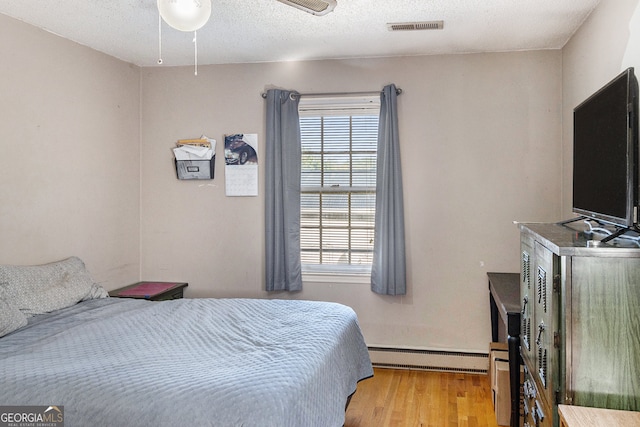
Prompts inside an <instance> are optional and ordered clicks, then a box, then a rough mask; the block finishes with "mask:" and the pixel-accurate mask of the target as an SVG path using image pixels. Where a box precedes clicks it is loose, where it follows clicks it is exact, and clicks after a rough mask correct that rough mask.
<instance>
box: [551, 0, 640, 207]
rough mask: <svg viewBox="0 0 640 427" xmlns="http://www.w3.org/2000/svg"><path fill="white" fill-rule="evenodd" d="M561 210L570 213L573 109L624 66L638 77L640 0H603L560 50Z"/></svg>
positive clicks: (639, 62) (639, 73)
mask: <svg viewBox="0 0 640 427" xmlns="http://www.w3.org/2000/svg"><path fill="white" fill-rule="evenodd" d="M562 57H563V67H562V68H563V78H562V89H563V91H562V96H563V109H562V117H563V126H562V136H563V149H562V155H563V160H562V166H563V169H562V189H563V192H562V211H563V213H564V216H565V217H567V218H568V217H570V216H571V200H572V189H571V188H572V173H573V166H572V164H573V157H572V156H573V108H574V107H575V106H577V105H578V104H580V103H581V102H582V101H584V100H585V99H586V98H588V97H589V96H590V95H591V94H592V93H593V92H595V91H596V90H598V89H599V88H600V87H602V86H603V85H605V84H606V83H607V82H608V81H610V80H611V79H613V78H614V77H615V76H616V75H618V74H619V73H620V72H621V71H623V70H625V69H626V68H627V67H635V72H636V76H638V77H640V1H639V0H616V1H608V2H607V1H603V2H601V3H600V5H599V6H598V7H597V8H596V9H595V11H594V12H593V13H592V14H591V15H590V17H589V19H588V20H587V21H586V22H585V23H584V24H583V25H582V26H581V27H580V29H579V30H578V31H577V32H576V34H575V35H574V36H573V38H572V39H571V40H570V42H569V43H567V45H566V46H565V47H564V49H563V55H562Z"/></svg>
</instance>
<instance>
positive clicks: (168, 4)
mask: <svg viewBox="0 0 640 427" xmlns="http://www.w3.org/2000/svg"><path fill="white" fill-rule="evenodd" d="M158 11H159V12H160V16H161V17H162V19H163V20H164V22H166V23H167V24H169V26H171V27H173V28H175V29H176V30H179V31H196V30H198V29H200V28H202V27H203V26H204V24H206V23H207V21H209V17H210V16H211V0H158Z"/></svg>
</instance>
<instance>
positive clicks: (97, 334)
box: [0, 298, 373, 427]
mask: <svg viewBox="0 0 640 427" xmlns="http://www.w3.org/2000/svg"><path fill="white" fill-rule="evenodd" d="M372 375H373V370H372V367H371V362H370V359H369V355H368V351H367V348H366V345H365V343H364V339H363V337H362V333H361V330H360V328H359V325H358V321H357V317H356V315H355V313H354V311H353V310H352V309H351V308H349V307H346V306H344V305H341V304H336V303H327V302H313V301H291V300H258V299H179V300H172V301H159V302H154V301H144V300H134V299H120V298H103V299H96V300H89V301H85V302H82V303H79V304H76V305H73V306H71V307H68V308H65V309H61V310H57V311H55V312H53V313H49V314H43V315H38V316H34V317H32V318H30V319H29V323H28V325H27V326H25V327H23V328H21V329H18V330H17V331H15V332H13V333H10V334H8V335H6V336H5V337H3V338H0V379H1V383H2V386H1V387H0V405H56V406H63V407H64V423H65V426H67V427H69V426H88V425H92V426H145V427H147V426H189V425H191V426H225V427H227V426H245V427H247V426H274V427H275V426H278V427H283V426H292V427H294V426H295V427H298V426H305V427H311V426H319V427H320V426H321V427H330V426H341V425H343V423H344V415H345V412H344V411H345V404H346V402H347V398H348V397H349V396H350V395H351V394H352V393H353V392H355V390H356V385H357V383H358V381H360V380H362V379H364V378H368V377H370V376H372Z"/></svg>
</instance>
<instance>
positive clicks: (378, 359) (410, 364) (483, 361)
mask: <svg viewBox="0 0 640 427" xmlns="http://www.w3.org/2000/svg"><path fill="white" fill-rule="evenodd" d="M369 356H370V357H371V363H372V364H373V366H374V367H377V368H393V369H416V370H423V371H442V372H461V373H470V374H486V373H487V370H488V368H489V356H488V354H487V353H466V352H455V351H442V350H419V349H406V348H392V347H369Z"/></svg>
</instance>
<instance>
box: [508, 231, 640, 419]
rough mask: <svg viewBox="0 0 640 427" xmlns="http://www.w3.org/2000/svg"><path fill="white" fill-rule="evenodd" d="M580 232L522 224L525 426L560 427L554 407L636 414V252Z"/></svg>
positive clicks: (639, 386) (630, 245) (639, 317)
mask: <svg viewBox="0 0 640 427" xmlns="http://www.w3.org/2000/svg"><path fill="white" fill-rule="evenodd" d="M584 227H585V225H584V224H583V223H574V224H571V225H558V224H520V230H521V261H522V262H521V264H522V270H521V284H520V300H521V313H522V319H521V323H522V324H521V332H520V342H521V349H520V351H521V354H522V358H523V361H524V364H525V382H524V385H523V395H524V396H523V407H524V423H525V424H524V426H526V427H534V426H535V427H547V426H553V427H558V426H559V414H558V405H559V404H571V405H578V406H589V407H600V408H610V409H622V410H631V411H640V247H638V246H637V244H636V243H635V242H631V241H629V240H620V239H616V240H613V241H611V242H609V244H606V245H604V244H601V245H598V244H597V243H594V242H593V240H599V239H600V238H602V237H603V236H599V237H598V236H596V237H593V236H589V235H587V234H585V233H583V232H582V229H584ZM598 243H599V242H598ZM578 425H579V424H578ZM639 425H640V424H639ZM603 426H605V424H603Z"/></svg>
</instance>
